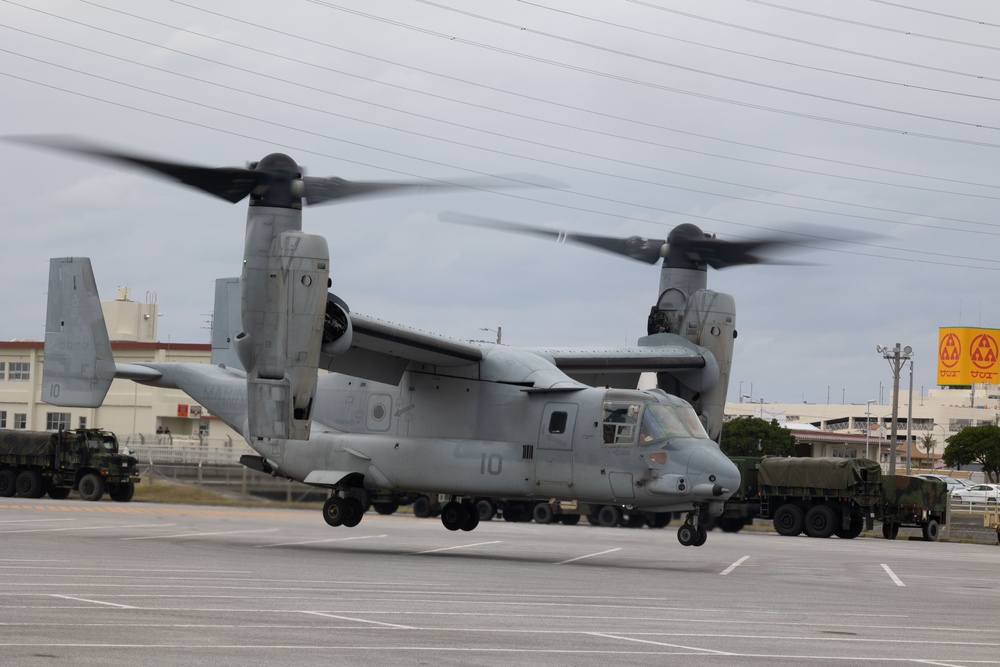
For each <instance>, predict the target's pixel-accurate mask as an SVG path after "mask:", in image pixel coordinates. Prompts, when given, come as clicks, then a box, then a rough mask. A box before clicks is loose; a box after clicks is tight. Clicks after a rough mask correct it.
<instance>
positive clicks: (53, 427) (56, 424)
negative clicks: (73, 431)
mask: <svg viewBox="0 0 1000 667" xmlns="http://www.w3.org/2000/svg"><path fill="white" fill-rule="evenodd" d="M69 424H70V414H69V413H68V412H46V413H45V430H46V431H60V430H63V429H68V428H69Z"/></svg>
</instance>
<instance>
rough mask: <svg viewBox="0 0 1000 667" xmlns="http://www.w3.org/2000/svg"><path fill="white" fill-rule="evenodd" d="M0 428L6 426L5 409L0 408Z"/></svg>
mask: <svg viewBox="0 0 1000 667" xmlns="http://www.w3.org/2000/svg"><path fill="white" fill-rule="evenodd" d="M0 428H7V411H6V410H0Z"/></svg>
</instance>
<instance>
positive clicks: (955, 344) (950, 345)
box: [938, 333, 962, 368]
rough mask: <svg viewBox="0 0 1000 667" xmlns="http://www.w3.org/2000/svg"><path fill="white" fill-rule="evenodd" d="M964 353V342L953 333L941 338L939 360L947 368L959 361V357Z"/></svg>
mask: <svg viewBox="0 0 1000 667" xmlns="http://www.w3.org/2000/svg"><path fill="white" fill-rule="evenodd" d="M961 354H962V342H961V341H960V340H958V336H956V335H955V334H953V333H950V334H948V335H946V336H945V337H944V338H942V339H941V347H940V349H938V360H939V361H940V362H941V365H942V366H944V367H945V368H951V367H952V366H954V365H955V364H957V363H958V357H959V356H960V355H961Z"/></svg>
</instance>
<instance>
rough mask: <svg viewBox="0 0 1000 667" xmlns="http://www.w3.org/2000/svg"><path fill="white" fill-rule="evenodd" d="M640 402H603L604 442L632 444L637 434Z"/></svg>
mask: <svg viewBox="0 0 1000 667" xmlns="http://www.w3.org/2000/svg"><path fill="white" fill-rule="evenodd" d="M641 415H642V403H620V402H616V401H605V403H604V422H603V427H604V444H605V445H634V444H635V442H636V439H637V437H638V435H639V417H640V416H641Z"/></svg>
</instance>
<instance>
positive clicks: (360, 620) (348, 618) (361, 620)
mask: <svg viewBox="0 0 1000 667" xmlns="http://www.w3.org/2000/svg"><path fill="white" fill-rule="evenodd" d="M301 613H303V614H311V615H313V616H322V617H324V618H335V619H337V620H338V621H354V622H356V623H373V624H374V625H385V626H388V627H390V628H399V629H401V630H416V628H414V627H412V626H410V625H398V624H396V623H383V622H382V621H369V620H367V619H364V618H354V617H352V616H338V615H337V614H327V613H324V612H322V611H303V612H301Z"/></svg>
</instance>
